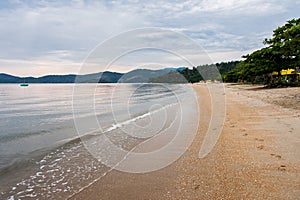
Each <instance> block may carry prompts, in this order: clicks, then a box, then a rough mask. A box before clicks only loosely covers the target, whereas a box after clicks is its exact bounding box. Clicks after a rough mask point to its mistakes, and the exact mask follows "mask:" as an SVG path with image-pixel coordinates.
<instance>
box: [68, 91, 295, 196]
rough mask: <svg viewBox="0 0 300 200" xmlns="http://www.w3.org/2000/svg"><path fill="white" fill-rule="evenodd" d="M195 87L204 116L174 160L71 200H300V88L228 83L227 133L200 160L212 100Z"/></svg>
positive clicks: (113, 176)
mask: <svg viewBox="0 0 300 200" xmlns="http://www.w3.org/2000/svg"><path fill="white" fill-rule="evenodd" d="M193 87H194V89H195V90H196V91H197V93H198V94H199V96H200V95H201V98H199V106H200V110H201V116H203V115H206V116H207V117H205V118H203V117H202V118H201V120H200V124H199V130H198V133H197V135H196V138H195V140H194V142H193V143H192V145H191V147H190V148H189V149H188V151H187V152H186V153H185V154H184V155H183V156H182V157H181V158H180V159H179V160H178V161H177V162H175V163H173V164H172V165H171V166H169V167H167V168H164V169H162V170H159V171H156V172H152V173H147V174H129V173H123V172H118V171H111V172H110V173H109V174H108V175H106V176H105V177H103V178H102V179H100V180H99V181H98V182H96V183H94V184H92V185H91V186H90V187H88V188H86V189H85V190H83V191H82V192H80V193H78V194H77V195H75V196H73V197H72V199H300V114H299V113H300V111H299V109H300V100H299V94H300V88H283V89H272V90H262V89H259V90H257V89H255V88H256V86H255V87H252V86H239V85H237V86H234V85H226V100H227V101H226V106H227V107H226V109H227V113H226V120H225V124H224V129H223V131H222V134H221V136H220V138H219V140H218V143H217V145H216V146H215V148H214V150H213V151H212V152H211V153H210V154H209V155H208V156H207V157H205V158H204V159H199V158H198V153H199V148H200V146H201V144H202V141H203V137H204V135H205V133H206V131H207V127H208V122H209V116H210V99H209V95H208V91H207V88H206V87H205V85H194V86H193ZM282 98H283V99H285V100H283V99H282ZM282 106H284V108H283V107H282Z"/></svg>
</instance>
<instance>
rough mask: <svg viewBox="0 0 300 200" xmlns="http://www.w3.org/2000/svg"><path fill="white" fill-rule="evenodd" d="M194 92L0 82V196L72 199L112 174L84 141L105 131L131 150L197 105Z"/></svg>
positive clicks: (134, 86) (152, 87)
mask: <svg viewBox="0 0 300 200" xmlns="http://www.w3.org/2000/svg"><path fill="white" fill-rule="evenodd" d="M191 94H192V95H194V93H193V90H192V88H191V87H189V86H186V85H177V84H176V85H164V84H98V85H95V84H81V85H76V87H75V88H74V85H73V84H31V85H29V86H28V87H20V86H19V85H17V84H2V85H0V102H1V103H0V180H1V181H0V191H1V198H0V199H24V198H26V199H27V198H32V199H65V198H67V197H69V196H72V195H73V194H75V193H77V192H78V191H80V190H81V189H82V188H84V187H86V186H87V185H89V184H91V183H92V182H94V181H96V180H99V179H100V178H101V177H103V176H104V175H105V174H106V173H107V172H108V171H109V169H110V168H109V167H107V166H106V165H104V164H105V162H106V161H105V160H103V162H102V161H101V162H99V159H96V158H95V156H92V155H93V152H90V151H89V150H87V148H86V146H85V145H84V143H83V142H82V138H83V137H84V138H88V140H92V141H97V139H96V138H97V137H98V136H99V135H101V134H106V135H107V136H108V138H110V139H111V141H112V142H113V143H114V144H115V145H117V146H119V147H121V148H123V149H125V150H128V151H130V150H131V149H133V148H134V147H135V146H137V145H138V144H140V143H141V142H143V141H145V140H146V139H149V138H151V137H154V136H155V135H157V134H159V133H160V132H161V131H165V130H167V129H168V128H169V127H170V126H172V125H173V124H172V123H173V122H174V121H175V119H176V118H177V117H178V116H179V115H180V109H182V106H195V105H193V104H194V103H195V102H193V101H192V100H190V98H194V97H191ZM179 96H181V97H179ZM179 99H185V100H184V101H185V104H182V102H181V101H182V100H179ZM181 117H182V116H181ZM188 117H189V116H185V118H188ZM190 117H191V119H187V120H190V121H192V120H193V119H192V117H193V115H191V116H190ZM162 122H163V123H162ZM149 124H150V125H149ZM133 125H134V126H133ZM106 158H107V157H105V156H104V159H106Z"/></svg>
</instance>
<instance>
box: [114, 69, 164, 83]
mask: <svg viewBox="0 0 300 200" xmlns="http://www.w3.org/2000/svg"><path fill="white" fill-rule="evenodd" d="M169 71H170V70H165V69H161V70H150V69H136V70H133V71H130V72H128V73H126V74H124V75H123V76H122V77H121V78H120V80H119V82H120V83H148V82H149V81H150V79H151V78H154V77H158V76H161V75H163V74H166V73H168V72H169Z"/></svg>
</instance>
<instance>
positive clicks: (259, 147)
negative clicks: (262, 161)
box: [257, 145, 265, 149]
mask: <svg viewBox="0 0 300 200" xmlns="http://www.w3.org/2000/svg"><path fill="white" fill-rule="evenodd" d="M257 148H258V149H263V148H265V146H264V145H260V146H258V147H257Z"/></svg>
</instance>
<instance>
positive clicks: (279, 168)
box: [278, 165, 286, 171]
mask: <svg viewBox="0 0 300 200" xmlns="http://www.w3.org/2000/svg"><path fill="white" fill-rule="evenodd" d="M278 170H279V171H286V166H285V165H280V167H278Z"/></svg>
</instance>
